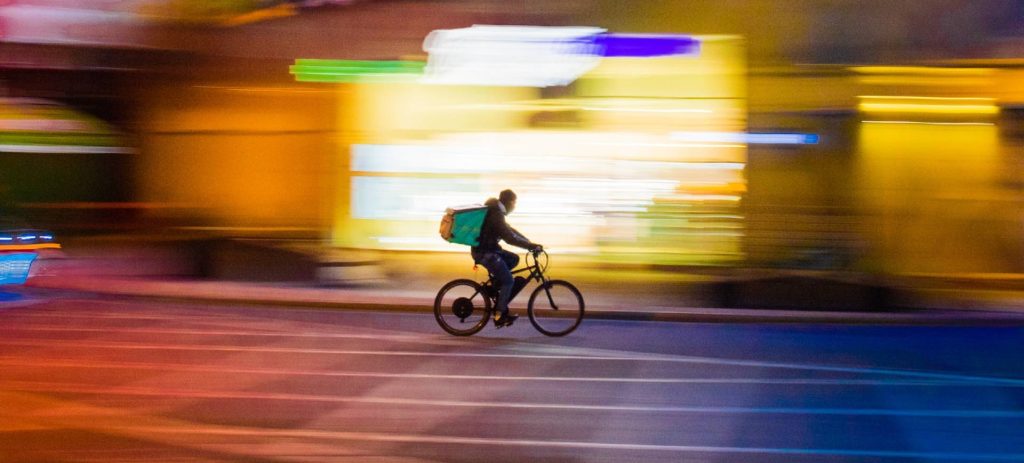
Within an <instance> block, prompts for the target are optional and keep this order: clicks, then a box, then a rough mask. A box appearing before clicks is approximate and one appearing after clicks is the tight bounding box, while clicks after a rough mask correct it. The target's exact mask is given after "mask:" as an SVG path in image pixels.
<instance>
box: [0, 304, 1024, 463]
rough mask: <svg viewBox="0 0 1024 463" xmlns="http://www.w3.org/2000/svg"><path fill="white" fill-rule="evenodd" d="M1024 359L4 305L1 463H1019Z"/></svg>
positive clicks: (670, 334)
mask: <svg viewBox="0 0 1024 463" xmlns="http://www.w3.org/2000/svg"><path fill="white" fill-rule="evenodd" d="M15 299H17V298H15ZM1022 340H1024V330H1022V329H1021V328H996V327H963V328H958V327H899V326H887V327H871V326H849V325H844V326H838V325H836V326H829V325H801V324H793V325H779V324H776V325H754V324H750V325H739V324H685V323H659V322H626V321H609V320H584V324H583V325H582V326H581V328H580V329H579V330H578V331H577V332H575V333H573V334H572V335H570V336H569V337H566V338H560V339H552V338H546V337H543V336H541V335H539V334H538V333H537V332H535V331H534V330H533V328H532V327H531V326H530V325H529V323H528V322H527V321H526V320H520V322H519V323H517V324H516V326H514V327H512V328H508V329H502V330H495V329H494V328H492V327H488V328H487V329H485V330H484V331H483V332H481V333H480V334H479V335H477V336H474V337H472V338H455V337H452V336H448V335H446V334H444V333H443V332H442V331H441V330H440V328H438V327H437V325H436V324H435V323H434V320H433V318H432V317H431V316H429V315H425V314H413V313H368V312H347V311H331V310H306V309H297V308H273V307H242V306H224V305H209V304H188V303H170V302H144V301H139V300H116V299H106V298H100V297H77V296H75V297H60V298H54V299H50V298H45V297H38V296H33V297H30V298H28V299H18V300H15V301H13V302H12V301H11V300H0V461H2V462H37V461H55V462H56V461H62V462H64V461H66V462H111V461H190V462H191V461H198V462H202V461H238V462H242V461H244V462H253V461H267V462H271V461H273V462H286V461H287V462H291V461H296V462H310V461H312V462H321V461H322V462H345V461H359V462H364V461H368V462H383V461H388V462H424V461H459V462H462V461H466V462H469V461H488V462H503V461H510V462H511V461H515V462H522V461H530V462H544V461H552V462H553V461H560V462H562V461H564V462H592V461H607V462H622V461H643V462H652V461H665V462H669V461H671V462H687V461H695V462H697V461H699V462H864V461H872V462H890V461H892V462H897V461H899V462H905V461H956V462H968V461H1024V362H1022V361H1021V360H1022V357H1024V349H1022Z"/></svg>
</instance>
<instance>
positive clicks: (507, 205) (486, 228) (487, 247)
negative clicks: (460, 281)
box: [470, 190, 544, 328]
mask: <svg viewBox="0 0 1024 463" xmlns="http://www.w3.org/2000/svg"><path fill="white" fill-rule="evenodd" d="M484 205H485V206H487V216H486V217H485V218H484V224H483V226H482V227H481V229H480V245H479V246H474V247H473V248H472V249H470V255H472V256H473V261H474V262H475V263H477V264H479V265H483V266H484V268H486V269H487V271H488V272H490V273H491V275H493V276H494V282H495V286H496V287H497V288H498V302H497V304H496V307H495V311H494V325H495V326H497V327H499V328H500V327H503V326H507V325H511V324H512V322H514V321H516V319H517V318H519V316H518V315H515V314H510V313H509V311H508V301H509V298H510V296H511V293H512V286H513V279H512V272H511V270H512V269H513V268H515V266H516V265H518V264H519V256H518V255H516V254H515V253H513V252H509V251H506V250H504V249H502V248H501V245H499V244H498V241H501V240H505V242H506V243H508V244H511V245H513V246H516V247H520V248H523V249H527V250H531V251H539V250H542V249H544V247H543V246H541V245H539V244H537V243H534V242H531V241H530V240H529V239H527V238H526V237H525V236H523V235H522V233H519V232H518V231H516V229H514V228H512V227H511V226H509V224H508V223H506V222H505V216H506V215H508V214H511V213H512V211H513V210H514V209H515V208H516V194H515V192H513V191H512V190H503V191H502V192H501V193H500V194H498V198H497V199H495V198H490V199H488V200H487V201H485V202H484Z"/></svg>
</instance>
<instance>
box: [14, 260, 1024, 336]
mask: <svg viewBox="0 0 1024 463" xmlns="http://www.w3.org/2000/svg"><path fill="white" fill-rule="evenodd" d="M390 259H394V257H393V256H392V257H390ZM425 260H426V261H429V262H425ZM563 260H564V261H566V262H562V261H559V262H558V263H559V264H560V265H561V267H559V268H558V271H557V272H556V271H554V270H552V271H551V272H550V273H551V274H552V275H551V276H553V277H554V278H565V279H567V280H570V281H572V282H573V283H574V284H576V285H577V286H578V287H579V288H580V290H581V292H582V293H583V295H584V298H585V300H586V304H587V306H586V311H587V312H586V313H587V315H586V317H587V318H588V319H614V320H657V321H675V322H705V323H722V322H733V323H844V324H909V325H964V324H985V325H1006V326H1022V325H1024V279H1020V281H1017V280H1016V279H1015V278H1013V277H1010V278H1003V279H1000V280H999V284H998V285H992V284H989V285H985V287H984V288H981V287H980V286H979V283H978V282H979V281H984V280H985V276H977V275H976V276H974V277H973V278H949V276H945V277H944V278H945V280H942V281H943V284H942V285H934V284H933V285H932V286H933V287H925V283H926V282H932V283H934V282H935V280H936V278H937V277H935V276H915V277H914V278H913V279H909V278H908V279H905V280H903V281H901V284H916V285H920V286H919V287H912V288H896V289H894V290H893V292H892V294H891V295H889V296H890V298H891V299H892V300H894V301H897V302H898V307H887V308H882V309H879V308H876V307H870V308H849V307H843V306H842V304H837V302H842V301H835V300H832V301H828V300H826V299H829V298H830V297H832V298H833V299H837V298H838V299H841V298H843V297H863V294H861V293H862V292H863V291H861V290H862V289H864V288H868V289H873V288H874V287H872V286H870V284H871V283H872V282H871V281H862V280H864V278H863V277H862V276H856V275H853V276H851V275H847V274H841V273H822V272H807V271H788V272H783V271H742V272H731V273H729V274H728V275H725V274H720V273H719V274H716V273H714V272H711V273H703V274H697V273H681V272H666V271H656V270H643V269H630V270H624V269H602V268H593V266H591V268H582V267H580V266H578V265H576V264H574V263H572V262H571V260H570V259H563ZM410 262H418V263H420V264H422V266H421V267H416V268H410V266H409V263H410ZM39 263H40V266H39V268H38V269H36V270H34V274H35V275H34V276H33V277H31V278H30V279H29V282H28V283H27V286H29V287H32V288H40V289H59V290H72V291H84V292H92V293H99V294H106V295H113V296H119V297H145V298H161V299H172V300H189V301H199V302H207V303H217V304H252V305H273V306H291V307H315V308H327V309H349V310H381V311H407V312H408V311H411V312H428V313H429V312H431V311H432V310H433V300H434V296H435V294H436V291H437V289H438V288H440V286H441V285H443V284H444V283H445V282H446V281H449V280H451V279H453V278H471V279H476V280H481V279H482V276H481V275H480V274H479V273H476V274H474V273H473V271H472V269H471V267H470V265H469V263H467V262H463V260H460V259H459V258H458V257H454V258H431V259H425V258H423V257H422V256H415V255H409V256H405V257H403V258H400V259H398V261H397V262H393V263H392V264H393V265H392V267H393V268H388V269H386V271H381V272H378V273H381V274H387V276H388V278H386V279H377V280H368V281H367V282H363V283H358V284H347V285H344V286H331V287H328V286H323V285H316V284H315V283H312V282H306V283H281V282H275V281H271V282H241V281H226V280H209V279H198V278H195V277H188V276H183V275H182V273H183V272H182V269H183V268H184V267H186V266H185V265H184V264H183V263H182V262H181V260H180V256H176V255H174V254H173V253H168V252H167V251H166V250H155V249H150V250H149V251H147V252H139V251H138V250H130V251H127V252H125V253H123V254H122V255H112V254H109V253H108V254H105V255H103V256H102V257H100V256H97V255H95V254H91V255H90V254H89V253H79V254H78V255H72V254H66V255H60V256H50V258H44V259H41V260H40V261H39ZM726 276H729V278H726ZM533 286H534V284H532V283H531V285H530V286H528V287H527V289H526V291H532V287H533ZM723 288H725V291H723ZM992 288H995V289H992ZM780 290H783V291H784V292H786V293H788V294H789V295H788V296H787V297H794V296H793V295H792V293H797V296H799V295H800V294H803V295H805V296H807V297H809V298H810V300H811V301H812V302H813V301H820V302H821V304H820V305H815V306H814V307H806V306H805V307H802V308H801V309H800V310H792V309H789V308H787V307H786V306H785V303H784V301H783V303H780V304H776V306H774V307H772V306H771V305H770V304H769V305H768V307H760V308H743V307H744V306H743V305H737V304H736V302H738V301H744V300H751V299H755V300H756V299H757V298H763V299H764V300H767V299H771V298H781V297H782V295H781V294H780V293H779V291H780ZM723 294H726V295H727V297H724V298H723ZM865 294H869V295H870V293H865ZM851 295H852V296H851ZM723 300H726V301H727V302H730V306H729V307H728V308H726V307H724V306H723V305H720V304H718V302H721V301H723ZM525 301H526V297H522V296H521V297H520V298H518V299H517V300H515V301H513V303H512V304H511V307H512V310H514V311H518V312H522V311H524V310H525ZM762 302H764V301H762ZM829 307H831V308H829ZM835 307H840V308H841V309H836V308H835Z"/></svg>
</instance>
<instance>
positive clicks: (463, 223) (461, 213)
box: [441, 204, 487, 246]
mask: <svg viewBox="0 0 1024 463" xmlns="http://www.w3.org/2000/svg"><path fill="white" fill-rule="evenodd" d="M485 217H487V206H481V205H479V204H473V205H470V206H459V207H449V208H448V209H446V210H445V211H444V217H442V218H441V238H444V239H445V240H446V241H448V242H449V243H458V244H465V245H467V246H479V245H480V229H481V228H483V226H484V218H485Z"/></svg>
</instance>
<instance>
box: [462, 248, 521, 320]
mask: <svg viewBox="0 0 1024 463" xmlns="http://www.w3.org/2000/svg"><path fill="white" fill-rule="evenodd" d="M472 255H473V260H474V261H475V262H476V263H478V264H480V265H483V266H484V268H486V269H487V271H488V272H489V273H490V274H491V277H493V278H494V283H495V287H497V288H498V302H497V305H496V306H495V310H497V311H498V312H501V313H505V312H508V300H509V298H510V297H511V295H512V282H513V279H512V271H511V270H512V269H513V268H515V267H516V265H519V256H517V255H516V254H515V253H514V252H509V251H506V250H504V249H499V250H497V251H486V252H473V253H472Z"/></svg>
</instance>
